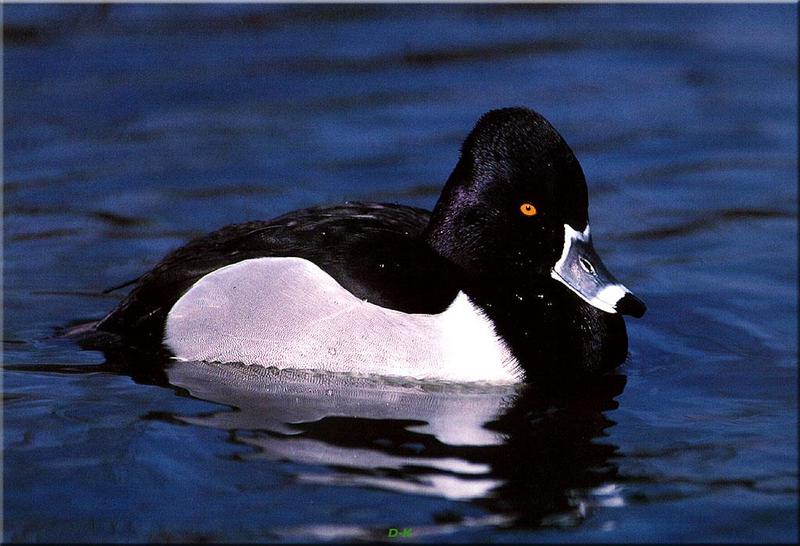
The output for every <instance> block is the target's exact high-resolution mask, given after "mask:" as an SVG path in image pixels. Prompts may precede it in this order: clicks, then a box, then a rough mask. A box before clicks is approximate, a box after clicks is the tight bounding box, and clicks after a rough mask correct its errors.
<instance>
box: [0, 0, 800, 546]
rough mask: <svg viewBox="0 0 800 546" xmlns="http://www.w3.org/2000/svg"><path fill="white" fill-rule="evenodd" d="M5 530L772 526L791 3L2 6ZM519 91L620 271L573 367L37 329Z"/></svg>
mask: <svg viewBox="0 0 800 546" xmlns="http://www.w3.org/2000/svg"><path fill="white" fill-rule="evenodd" d="M3 11H4V15H5V52H4V70H5V84H4V92H5V105H4V131H5V141H4V162H5V165H4V169H5V170H4V173H3V178H4V180H3V192H4V210H3V220H4V236H5V240H4V257H3V267H4V323H5V324H4V326H5V332H4V355H3V358H4V363H5V367H6V369H5V370H4V374H3V376H4V400H3V402H4V412H5V413H4V425H5V428H4V442H5V443H4V450H5V452H4V456H5V460H4V475H3V477H4V497H5V506H4V516H5V522H4V524H5V530H4V539H5V540H12V541H34V540H40V541H41V540H48V541H61V540H92V541H131V540H136V541H151V540H156V541H158V540H201V539H208V540H262V541H271V540H285V541H308V540H324V539H334V540H353V539H355V540H357V539H361V538H370V537H381V536H385V535H386V532H387V531H386V530H387V528H389V527H399V528H412V529H413V536H414V537H416V538H417V539H420V540H436V541H472V540H476V541H477V540H492V541H497V542H503V541H606V542H615V541H629V540H634V541H686V540H692V541H792V540H795V539H796V538H797V529H798V527H797V514H796V512H797V509H798V501H797V499H798V497H797V494H798V474H797V342H796V331H797V273H798V271H797V213H798V207H797V178H796V169H797V161H796V159H797V157H796V150H797V128H796V119H797V106H796V92H797V73H796V70H797V56H796V25H797V17H796V11H797V10H796V6H791V5H783V6H730V5H728V6H629V5H627V6H626V5H617V6H612V5H601V6H591V5H582V6H577V5H576V6H566V7H559V6H528V7H512V6H472V7H465V6H377V5H373V6H365V7H353V6H341V5H340V6H327V7H296V6H241V5H238V6H236V5H228V6H211V5H194V6H188V7H187V6H145V5H139V6H121V5H114V6H111V7H108V6H105V7H98V6H59V7H53V6H16V5H12V6H5V7H4V9H3ZM517 104H523V105H529V106H532V107H534V108H536V109H537V110H539V111H541V112H542V113H543V114H544V115H545V116H546V117H547V118H548V119H550V120H551V121H552V123H553V124H554V125H555V126H556V128H558V129H559V131H560V132H561V133H562V134H563V135H564V137H565V138H566V140H567V141H568V142H569V143H570V144H571V145H572V147H573V148H574V150H575V152H576V154H577V155H578V158H579V159H580V161H581V162H582V165H583V167H584V170H585V172H586V175H587V179H588V182H589V190H590V197H591V208H590V213H591V217H592V228H593V233H594V236H595V241H596V245H597V246H598V250H599V251H600V253H601V255H602V256H603V257H604V261H605V262H606V264H607V265H609V267H610V268H611V270H612V271H613V272H614V273H615V274H616V275H617V276H618V277H619V278H620V279H622V280H623V281H624V282H625V283H626V284H627V285H628V286H630V287H631V288H633V289H634V290H635V291H636V292H637V293H638V294H639V295H641V296H642V297H643V298H644V299H645V300H646V301H647V303H648V305H649V312H648V314H647V315H646V316H645V317H644V318H643V319H642V320H639V321H629V334H630V338H631V355H630V358H629V361H628V362H627V363H626V364H625V365H624V366H623V367H621V368H620V370H619V373H618V375H616V376H609V377H606V378H603V379H602V380H598V381H597V383H596V384H595V385H593V386H592V387H591V388H588V389H586V390H585V391H583V392H582V394H581V395H580V396H575V397H571V398H563V397H555V396H554V395H552V394H550V393H546V392H544V393H543V392H537V391H536V390H535V389H534V390H521V389H516V388H510V387H509V388H500V387H480V386H460V387H459V386H454V385H441V384H423V383H415V382H404V381H379V380H369V379H361V380H355V379H347V378H342V377H335V376H325V375H313V374H303V373H300V372H284V373H276V372H274V371H271V370H260V371H258V370H253V369H247V368H239V367H237V366H215V365H198V364H194V365H193V364H182V365H175V366H173V367H171V368H169V369H167V370H163V371H159V370H152V369H150V368H148V367H147V365H146V364H147V363H145V362H141V363H137V362H134V363H133V371H125V370H123V369H121V367H120V366H119V363H114V362H104V358H103V356H102V355H101V354H100V353H97V352H89V351H81V350H79V349H78V348H77V347H76V346H75V345H74V344H73V343H72V342H70V341H69V340H65V339H60V338H57V337H54V334H55V332H56V331H57V329H58V328H60V327H63V326H65V325H67V324H73V323H78V322H81V321H87V320H91V319H96V318H99V317H101V316H102V315H103V314H104V313H105V312H107V311H108V310H109V309H111V308H112V307H113V306H114V304H115V302H116V301H118V299H119V298H120V297H121V294H120V293H112V294H107V295H103V294H101V290H102V289H104V288H107V287H109V286H113V285H116V284H119V283H121V282H123V281H125V280H128V279H130V278H132V277H136V276H137V275H139V274H141V273H142V272H144V271H145V270H147V269H148V267H150V266H151V265H152V264H153V263H154V262H155V261H156V260H158V259H159V258H160V257H161V256H162V255H163V254H164V253H166V252H167V251H168V250H170V249H172V248H174V247H176V246H177V245H180V244H181V243H182V242H184V241H186V240H187V239H188V238H189V237H191V236H194V235H197V234H201V233H204V232H207V231H209V230H211V229H214V228H217V227H220V226H222V225H224V224H226V223H232V222H239V221H244V220H250V219H266V218H270V217H272V216H275V215H277V214H280V213H283V212H286V211H288V210H292V209H295V208H300V207H304V206H308V205H312V204H319V203H336V202H340V201H344V200H348V199H349V200H356V199H359V200H379V201H395V202H402V203H407V204H412V205H418V206H425V207H431V206H432V205H433V203H434V202H435V200H436V198H437V197H438V191H439V189H440V187H441V185H442V183H443V181H444V180H445V179H446V177H447V175H448V174H449V171H450V169H451V168H452V166H453V165H454V163H455V161H456V158H457V154H458V147H459V144H460V141H461V140H462V139H463V138H464V136H465V135H466V134H467V133H468V131H469V130H470V128H471V127H472V125H473V124H474V122H475V121H476V119H477V118H478V117H479V115H480V114H481V113H483V112H484V111H486V110H488V109H491V108H495V107H500V106H508V105H517Z"/></svg>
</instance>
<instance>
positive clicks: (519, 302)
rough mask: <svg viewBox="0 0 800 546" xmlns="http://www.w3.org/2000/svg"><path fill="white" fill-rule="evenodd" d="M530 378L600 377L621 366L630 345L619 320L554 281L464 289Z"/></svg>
mask: <svg viewBox="0 0 800 546" xmlns="http://www.w3.org/2000/svg"><path fill="white" fill-rule="evenodd" d="M464 291H465V292H466V294H467V295H468V296H469V297H470V299H471V300H472V301H473V303H474V304H475V305H477V306H478V307H479V308H480V309H481V310H482V311H483V312H484V313H486V315H487V316H488V317H489V318H490V319H491V320H492V322H493V323H494V326H495V330H496V332H497V334H498V335H500V336H501V337H502V338H503V339H504V340H505V342H506V343H507V344H508V346H509V348H510V349H511V351H512V352H513V353H514V356H515V357H516V358H517V359H518V360H519V361H520V363H521V364H522V366H523V367H524V368H525V371H526V374H527V375H528V376H529V377H536V376H564V375H577V374H582V373H585V372H598V371H602V370H606V369H610V368H613V367H614V366H616V365H618V364H620V363H621V362H622V361H623V360H624V359H625V357H626V355H627V350H628V340H627V334H626V332H625V323H624V321H623V319H622V317H621V316H620V315H616V314H610V313H606V312H603V311H601V310H599V309H596V308H594V307H592V306H591V305H589V304H587V303H586V302H584V301H583V300H581V299H580V298H578V297H577V296H575V295H574V294H573V293H572V292H570V291H569V290H568V289H566V288H565V287H564V286H562V285H560V284H559V283H556V282H555V281H553V280H552V279H542V280H541V281H539V282H534V283H531V282H530V281H529V280H528V282H527V283H525V284H523V283H522V282H519V281H515V280H514V279H494V280H493V281H492V282H486V281H485V280H482V281H481V282H473V283H467V284H466V286H465V290H464Z"/></svg>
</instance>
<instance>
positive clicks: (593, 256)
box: [550, 225, 647, 318]
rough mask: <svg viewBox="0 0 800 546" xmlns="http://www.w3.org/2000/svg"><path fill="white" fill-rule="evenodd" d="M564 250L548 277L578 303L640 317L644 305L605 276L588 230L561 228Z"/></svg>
mask: <svg viewBox="0 0 800 546" xmlns="http://www.w3.org/2000/svg"><path fill="white" fill-rule="evenodd" d="M564 232H565V234H564V250H563V252H562V253H561V257H560V258H559V260H558V261H557V262H556V264H555V265H554V266H553V270H552V272H551V273H550V276H551V277H553V278H554V279H555V280H557V281H558V282H560V283H563V284H564V285H565V286H566V287H567V288H569V289H570V290H572V291H573V292H575V293H576V294H577V295H578V296H580V298H581V299H582V300H584V301H585V302H587V303H588V304H590V305H593V306H594V307H597V308H598V309H600V310H602V311H605V312H607V313H620V314H623V315H631V316H634V317H637V318H638V317H641V316H642V315H644V312H645V311H646V310H647V307H646V306H645V304H644V302H643V301H642V300H640V299H639V298H637V297H636V296H634V295H633V294H632V293H631V291H630V290H628V289H627V288H625V287H624V286H623V285H622V284H620V282H619V281H617V279H615V278H614V276H613V275H612V274H611V273H609V271H608V269H606V266H605V265H603V262H602V261H601V260H600V256H598V255H597V252H595V250H594V246H593V245H592V239H591V236H590V235H589V226H588V225H587V226H586V229H585V230H584V231H576V230H574V229H572V228H571V227H570V226H569V225H565V226H564Z"/></svg>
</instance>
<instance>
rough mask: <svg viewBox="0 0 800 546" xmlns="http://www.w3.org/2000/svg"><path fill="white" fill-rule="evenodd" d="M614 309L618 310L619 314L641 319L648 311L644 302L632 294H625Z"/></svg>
mask: <svg viewBox="0 0 800 546" xmlns="http://www.w3.org/2000/svg"><path fill="white" fill-rule="evenodd" d="M614 307H615V308H616V310H617V313H620V314H623V315H630V316H632V317H636V318H639V317H641V316H642V315H644V312H645V311H647V306H646V305H645V304H644V302H643V301H642V300H640V299H639V298H637V297H636V296H634V295H633V294H631V293H630V292H628V293H627V294H625V295H624V296H623V297H622V299H621V300H619V301H618V302H617V305H615V306H614Z"/></svg>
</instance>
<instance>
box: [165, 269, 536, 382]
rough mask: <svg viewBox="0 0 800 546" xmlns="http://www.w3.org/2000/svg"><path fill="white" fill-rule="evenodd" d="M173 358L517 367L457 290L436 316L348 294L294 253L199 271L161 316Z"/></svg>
mask: <svg viewBox="0 0 800 546" xmlns="http://www.w3.org/2000/svg"><path fill="white" fill-rule="evenodd" d="M164 343H165V345H166V346H167V347H168V348H169V349H170V350H171V351H172V352H173V354H174V355H175V357H176V358H178V359H181V360H199V361H216V362H243V363H245V364H256V365H262V366H276V367H278V368H304V369H318V370H327V371H337V372H355V373H366V374H381V375H397V376H410V377H415V378H418V379H426V378H427V379H442V380H450V381H491V382H502V383H512V382H519V381H521V380H522V372H521V370H520V369H519V367H518V365H517V362H516V360H515V359H514V357H513V355H512V354H511V352H510V351H509V349H508V348H507V347H506V345H505V343H504V342H503V341H502V340H501V339H500V338H499V337H498V336H497V335H496V334H495V331H494V328H493V326H492V323H491V321H489V320H488V319H487V318H486V317H485V316H484V315H483V313H481V312H480V310H478V309H477V308H476V307H475V306H474V305H473V304H472V303H471V302H470V300H469V298H468V297H467V296H466V295H465V294H462V293H459V294H458V296H457V297H456V299H455V300H454V301H453V303H452V304H451V305H450V306H449V307H448V308H447V309H446V310H445V311H444V312H442V313H440V314H437V315H424V314H409V313H402V312H400V311H395V310H393V309H387V308H384V307H380V306H378V305H374V304H372V303H369V302H366V301H363V300H360V299H358V298H356V297H355V296H354V295H353V294H352V293H350V292H348V291H347V290H345V289H344V288H343V287H342V286H341V285H340V284H339V283H337V282H336V281H335V280H334V279H333V278H332V277H331V276H330V275H328V274H327V273H325V272H324V271H322V270H321V269H320V268H319V267H317V266H316V265H315V264H313V263H311V262H309V261H308V260H304V259H301V258H256V259H251V260H244V261H241V262H238V263H235V264H232V265H229V266H226V267H223V268H221V269H218V270H216V271H214V272H212V273H209V274H208V275H206V276H205V277H203V278H201V279H200V280H199V281H197V283H195V284H194V286H192V287H191V288H190V289H189V291H187V292H186V294H184V295H183V297H181V298H180V299H179V300H178V301H177V303H176V304H175V306H174V307H173V308H172V309H171V310H170V312H169V315H168V316H167V324H166V331H165V337H164Z"/></svg>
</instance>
